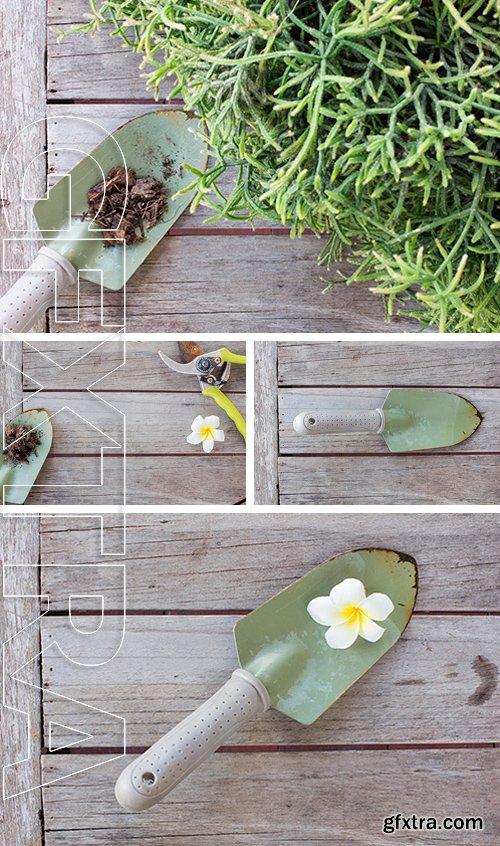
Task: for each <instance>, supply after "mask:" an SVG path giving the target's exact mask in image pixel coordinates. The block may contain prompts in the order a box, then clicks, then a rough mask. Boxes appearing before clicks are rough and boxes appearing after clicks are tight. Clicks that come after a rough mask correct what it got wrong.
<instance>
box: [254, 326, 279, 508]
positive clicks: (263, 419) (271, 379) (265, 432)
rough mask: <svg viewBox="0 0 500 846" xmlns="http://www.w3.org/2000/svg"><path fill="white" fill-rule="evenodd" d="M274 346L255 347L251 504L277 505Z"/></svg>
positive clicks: (275, 346) (275, 360) (276, 409)
mask: <svg viewBox="0 0 500 846" xmlns="http://www.w3.org/2000/svg"><path fill="white" fill-rule="evenodd" d="M276 380H277V344H276V343H275V342H267V343H257V344H255V432H256V438H255V473H254V484H255V504H256V505H277V504H278V503H279V482H278V426H277V413H278V408H277V381H276Z"/></svg>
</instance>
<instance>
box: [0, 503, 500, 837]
mask: <svg viewBox="0 0 500 846" xmlns="http://www.w3.org/2000/svg"><path fill="white" fill-rule="evenodd" d="M128 523H129V525H128V530H127V553H126V556H125V557H124V558H123V557H120V556H118V555H117V556H114V555H111V556H109V557H106V558H105V559H103V557H102V555H101V533H100V529H99V518H98V517H97V516H92V515H88V516H61V515H59V516H44V517H42V521H41V532H40V535H39V538H40V555H41V559H40V561H41V583H40V591H41V593H43V594H46V595H48V596H49V597H50V600H51V609H50V613H49V614H48V615H47V616H45V617H44V618H43V619H42V621H41V636H42V647H47V646H49V645H50V642H51V640H52V639H55V638H57V637H59V638H60V639H63V640H64V644H65V647H66V649H67V650H68V651H69V654H71V656H72V658H73V660H74V661H79V662H80V663H84V662H85V660H86V659H88V658H89V657H90V658H92V659H93V660H95V655H94V654H93V653H92V654H91V653H90V652H89V649H91V647H90V646H89V645H87V640H86V639H85V637H83V636H81V635H80V636H79V635H78V634H77V632H75V630H74V629H72V628H71V626H70V625H69V621H68V617H67V611H68V604H67V603H68V599H67V597H68V595H69V594H75V593H77V594H82V595H87V597H86V598H84V599H82V600H81V601H80V602H79V610H80V613H82V614H85V616H83V617H79V618H76V620H77V621H78V625H79V626H80V627H81V628H83V629H86V630H88V631H91V630H92V629H95V627H96V622H97V618H96V617H95V614H97V613H100V601H96V598H94V599H93V598H92V595H94V597H95V595H96V592H97V593H101V592H102V593H104V595H105V597H106V606H107V608H108V609H110V611H111V616H110V617H109V618H108V620H107V623H106V625H107V630H106V641H105V642H106V644H109V646H110V647H111V646H113V644H118V643H119V638H120V631H121V623H122V621H121V614H120V609H121V608H122V607H123V595H122V593H121V591H120V589H119V585H117V583H116V581H113V579H112V571H110V570H109V565H113V564H115V565H116V564H123V563H125V564H126V565H127V579H128V598H127V611H128V614H129V616H128V622H127V628H126V635H125V641H124V644H123V647H122V650H121V652H120V653H119V655H118V656H117V657H116V658H114V659H113V660H112V661H111V662H110V663H109V664H107V665H105V666H103V667H101V668H99V667H97V668H89V667H84V666H78V665H76V664H74V663H73V664H72V663H70V662H69V661H68V660H67V659H65V658H64V657H63V656H62V655H61V653H60V652H58V651H57V650H52V651H49V652H47V653H46V655H45V656H44V657H43V660H42V665H41V667H37V665H36V663H33V665H32V666H31V670H30V673H31V675H30V676H25V678H26V680H31V681H32V682H33V683H34V684H38V685H39V686H40V687H41V688H43V690H44V694H43V710H42V720H41V721H40V726H41V731H42V733H41V734H37V733H36V732H35V734H36V738H35V739H36V742H37V743H38V745H39V749H40V748H41V749H42V751H43V754H42V767H43V773H44V778H45V781H52V780H54V779H57V778H62V779H63V780H61V781H58V782H55V783H52V784H50V785H48V786H47V787H46V788H45V789H44V791H43V814H42V817H41V819H42V823H43V826H42V830H43V834H44V837H45V840H44V842H45V844H46V845H47V846H87V844H88V846H105V844H108V843H112V844H115V843H116V844H119V843H120V844H121V843H123V842H127V843H135V842H137V843H139V842H140V843H141V844H147V846H156V844H163V843H165V844H167V843H168V844H172V846H188V844H189V846H191V844H192V843H193V842H194V841H195V840H196V843H199V844H202V846H212V844H213V843H214V842H215V840H217V842H219V841H220V842H222V843H227V844H234V843H236V844H238V846H262V844H269V846H270V844H273V846H303V844H305V843H312V844H314V846H327V844H328V846H329V844H339V846H340V844H342V846H345V844H347V846H355V844H359V843H370V844H373V846H383V844H386V842H387V837H388V835H387V834H383V833H382V823H383V819H384V817H386V816H391V815H392V814H395V813H397V812H398V811H400V812H401V813H403V814H404V815H407V816H409V815H411V814H412V813H415V814H417V815H419V816H420V815H422V816H424V815H425V816H436V817H438V818H442V817H444V816H482V817H483V819H484V831H483V832H478V831H476V832H465V831H462V832H459V831H455V832H450V833H445V832H443V831H440V832H438V833H434V832H420V833H415V834H414V835H411V834H408V833H407V836H408V842H410V843H413V844H415V846H417V844H418V846H437V844H438V843H440V842H446V843H453V846H462V844H463V846H484V844H486V846H496V843H498V836H499V834H500V817H499V816H498V807H497V802H496V799H497V796H498V790H499V788H500V761H499V750H498V748H495V743H497V742H498V691H497V689H496V685H497V682H498V673H497V671H496V667H497V666H498V663H499V661H500V651H499V644H500V627H499V624H500V616H499V615H500V593H499V580H498V572H499V568H498V519H497V515H479V514H477V515H441V514H432V515H429V514H425V515H424V514H422V515H418V514H413V515H402V514H398V515H395V514H393V515H359V514H344V515H332V514H320V515H318V514H316V515H314V514H304V515H302V516H301V518H300V521H299V520H297V515H293V514H253V515H234V514H233V515H227V514H226V515H223V514H221V515H174V516H168V515H143V514H142V515H139V514H136V515H129V518H128ZM21 525H22V531H21ZM0 530H1V532H2V534H3V551H4V555H5V553H6V555H5V558H4V560H5V563H7V564H12V563H16V562H17V561H18V560H19V559H18V556H19V555H22V556H23V560H24V561H26V563H30V562H33V563H35V562H36V561H37V557H38V518H36V517H28V518H26V517H24V518H19V517H14V518H8V519H7V518H3V519H2V520H1V523H0ZM105 532H106V533H107V538H108V541H109V544H110V545H113V544H114V543H115V544H117V542H118V539H119V538H120V537H121V524H120V522H119V521H118V520H117V518H116V517H113V516H112V515H109V516H108V519H107V528H106V530H105ZM28 538H29V539H30V540H29V542H28V540H27V539H28ZM374 545H380V546H387V547H391V548H397V549H400V550H401V551H403V552H407V553H409V554H411V555H414V556H415V557H416V559H417V561H418V565H419V594H418V599H417V606H416V612H415V614H414V617H413V619H412V620H411V622H410V625H409V627H408V629H407V630H406V632H405V633H404V635H403V637H402V639H401V641H400V642H399V643H398V644H397V645H396V646H395V647H394V648H393V649H392V650H391V651H390V652H389V653H387V655H386V656H384V658H383V659H382V660H381V661H380V662H379V663H378V664H377V665H376V666H375V667H374V668H372V670H370V672H369V673H368V674H367V675H366V676H364V677H363V679H362V680H360V681H359V682H358V683H357V684H356V685H355V686H354V687H353V688H352V689H351V690H350V691H349V692H348V693H347V694H345V696H344V697H342V698H341V699H340V700H339V702H338V703H337V704H336V705H335V706H334V707H332V709H331V710H330V711H329V712H328V713H327V714H325V715H324V716H323V717H322V718H321V719H320V720H319V721H318V722H317V723H316V724H314V725H312V726H310V727H307V728H305V727H301V726H299V725H298V724H296V723H294V722H292V721H290V720H288V719H286V718H284V717H282V716H281V715H279V714H277V713H273V712H271V713H270V714H269V715H268V716H267V717H263V718H261V719H259V720H258V721H256V722H255V723H254V725H252V726H249V727H248V728H247V729H246V730H245V731H244V732H242V733H241V734H240V735H239V736H236V737H235V738H234V741H233V742H232V745H231V746H229V747H225V748H224V749H223V751H222V752H221V753H219V754H217V755H215V756H214V757H213V758H212V759H211V760H210V761H208V762H206V763H205V764H204V765H203V767H202V768H200V770H199V771H198V772H197V773H195V774H193V775H192V776H191V777H189V779H188V780H186V782H185V783H184V784H183V785H181V786H179V787H178V788H177V789H176V791H175V792H174V793H172V795H171V797H169V798H167V799H166V800H164V801H163V802H162V803H160V804H159V805H158V806H157V807H156V808H154V809H152V810H151V811H148V812H146V813H144V814H139V815H129V814H126V813H125V812H124V811H122V810H121V809H120V808H119V806H118V805H117V804H116V802H115V799H114V795H113V785H114V781H115V778H116V777H117V775H118V773H119V772H120V770H121V768H122V766H123V765H124V764H125V763H126V762H127V761H129V760H131V757H130V755H129V756H127V757H126V758H125V759H124V758H121V759H119V760H115V761H113V762H112V763H105V764H103V765H102V766H99V767H96V768H94V769H89V767H94V766H95V765H96V764H98V763H99V762H101V761H106V760H107V759H109V758H112V757H114V756H115V755H117V754H119V751H118V750H119V747H120V745H121V743H122V736H121V732H118V731H116V728H113V726H112V724H110V722H109V720H107V719H106V717H105V715H102V714H99V713H98V712H96V711H93V712H91V711H89V710H88V709H85V708H83V707H81V706H78V705H76V704H75V702H74V701H73V700H79V701H81V702H83V703H85V704H86V705H90V706H93V708H98V709H101V710H102V711H108V712H112V713H114V714H117V715H119V716H121V717H125V718H126V720H127V736H128V748H129V750H130V753H131V754H137V753H138V752H139V751H140V750H142V749H144V748H145V747H147V746H148V745H149V744H151V743H152V742H153V741H154V740H156V739H158V738H159V736H160V735H161V734H162V733H163V732H164V731H166V730H167V729H168V728H169V727H170V726H172V725H173V724H174V723H175V722H176V721H177V720H179V719H182V717H183V716H184V715H185V714H186V713H187V712H188V711H190V710H191V709H192V708H194V707H196V706H197V705H198V704H199V703H200V702H201V701H202V699H204V698H205V697H206V696H207V695H208V694H210V693H211V692H213V691H214V690H215V689H216V688H217V686H218V685H219V684H220V683H222V682H223V681H224V680H225V678H226V677H227V675H228V674H229V673H230V672H231V670H232V669H233V668H234V667H235V661H236V657H235V651H234V645H233V642H232V635H231V628H232V625H233V624H234V622H235V621H236V620H237V619H239V617H240V616H241V615H242V614H243V613H245V611H247V610H249V609H251V608H253V607H255V606H256V605H258V604H259V603H261V602H263V601H264V600H265V599H267V598H269V597H270V596H272V595H273V594H274V593H275V592H276V591H278V590H279V589H281V588H283V587H285V586H286V585H287V584H289V583H290V582H291V581H292V580H294V579H295V578H297V577H299V576H301V575H303V574H304V573H305V572H307V571H308V570H309V569H310V568H311V567H314V566H315V565H317V564H318V563H320V562H321V561H322V560H324V559H325V558H329V557H331V556H332V555H333V554H336V553H339V552H342V551H345V550H346V549H348V548H352V547H357V546H374ZM270 562H272V565H270ZM61 563H64V564H65V565H67V566H57V565H58V564H61ZM79 564H83V565H86V566H84V567H78V566H77V565H79ZM88 565H98V566H97V569H96V570H94V569H93V568H90V567H89V566H88ZM106 565H108V569H106ZM3 601H4V602H9V603H12V602H13V600H3ZM31 602H32V601H31ZM8 608H9V610H12V605H10V604H9V606H8ZM28 613H33V609H32V606H31V605H29V604H27V602H25V604H24V608H23V606H22V605H20V606H19V607H18V613H17V615H13V614H4V613H2V614H1V615H0V621H2V625H3V630H2V634H3V637H7V636H9V635H11V634H12V633H13V630H12V629H13V626H14V625H18V624H19V623H20V622H22V621H23V620H25V618H26V614H28ZM92 614H94V616H92ZM30 619H31V617H30ZM21 659H22V655H21V654H19V656H18V660H19V663H21ZM485 668H486V669H485ZM25 672H27V671H25ZM38 673H40V675H39V676H38V675H37V674H38ZM33 675H34V677H35V678H33V677H32V676H33ZM38 679H39V680H38ZM31 690H33V689H31ZM34 693H35V696H36V691H34ZM62 697H68V698H67V699H64V698H62ZM51 721H52V732H51V745H52V748H54V749H57V747H58V746H64V745H65V744H66V743H71V742H73V741H74V740H75V736H74V734H70V733H69V732H68V731H67V730H66V729H65V728H64V726H69V727H75V728H78V729H79V730H81V731H87V732H88V733H89V734H92V735H93V738H92V739H90V740H87V741H84V742H83V743H82V744H80V745H78V746H76V747H73V749H72V752H71V753H70V750H71V747H70V749H68V750H66V751H65V752H57V751H56V752H50V751H49V749H48V747H49V731H50V727H49V724H50V722H51ZM56 724H59V725H56ZM2 748H4V746H3V742H2ZM68 753H70V754H68ZM77 770H85V772H81V773H80V774H79V775H74V776H71V777H70V778H65V776H67V775H68V773H71V772H75V771H77ZM38 798H39V794H38V793H34V794H28V798H27V799H26V802H32V806H33V807H35V808H36V802H37V800H38ZM16 801H17V800H16ZM6 810H7V811H8V810H9V804H8V803H6ZM35 813H36V812H35ZM6 819H7V825H8V826H9V816H8V815H7V816H6ZM16 830H17V829H16V828H15V827H14V826H13V825H12V823H11V826H10V828H9V827H8V828H7V832H8V833H9V836H8V838H7V839H6V841H5V842H6V843H8V844H9V846H10V844H12V845H13V846H26V840H25V839H22V840H20V839H19V837H18V836H17V835H16V834H15V832H16ZM11 832H12V833H11ZM16 838H17V839H16ZM28 842H29V844H30V846H32V844H33V845H35V844H36V846H38V844H40V843H41V839H40V836H39V837H38V839H37V837H36V836H33V837H32V838H31V839H30V840H29V841H28Z"/></svg>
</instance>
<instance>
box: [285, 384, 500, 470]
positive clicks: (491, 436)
mask: <svg viewBox="0 0 500 846" xmlns="http://www.w3.org/2000/svg"><path fill="white" fill-rule="evenodd" d="M442 390H443V391H449V392H451V393H457V394H459V396H462V397H464V399H466V400H468V401H469V402H471V403H473V405H475V406H476V408H477V409H478V410H479V412H480V414H481V415H482V417H483V420H482V423H481V425H480V426H479V428H478V429H477V430H476V431H475V432H474V434H473V435H471V437H470V438H467V440H465V441H462V442H461V443H459V444H455V445H454V446H450V447H446V448H443V449H439V450H438V452H439V453H441V454H442V453H451V454H456V453H467V452H474V453H478V452H489V453H491V452H500V389H494V388H483V389H473V388H464V387H458V386H457V387H456V388H452V387H449V386H448V387H445V386H442ZM386 396H387V388H282V389H281V390H280V391H279V394H278V401H279V451H280V453H281V454H282V455H291V454H294V453H300V454H307V455H324V454H333V453H337V454H346V453H373V454H380V453H384V454H387V455H390V454H391V453H390V451H389V448H388V447H387V445H386V443H385V441H384V439H383V437H382V436H381V435H376V434H352V433H351V434H340V435H335V434H333V435H326V434H325V435H298V434H297V433H296V432H295V430H294V428H293V419H294V417H295V416H296V415H297V414H299V413H300V412H301V411H311V412H313V413H314V412H321V411H332V410H333V409H335V410H336V411H347V410H349V411H369V410H371V409H374V408H380V407H381V406H382V405H383V402H384V400H385V398H386ZM432 454H433V453H430V452H429V453H425V455H426V457H429V458H431V457H432Z"/></svg>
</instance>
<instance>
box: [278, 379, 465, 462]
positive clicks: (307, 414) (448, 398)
mask: <svg viewBox="0 0 500 846" xmlns="http://www.w3.org/2000/svg"><path fill="white" fill-rule="evenodd" d="M332 405H333V406H334V402H333V401H332ZM481 420H482V418H481V415H480V413H479V411H478V410H477V408H476V407H475V406H474V405H472V403H471V402H468V401H467V400H465V399H463V397H459V396H458V395H457V394H446V393H443V392H442V391H408V390H404V389H393V390H392V391H389V393H388V394H387V396H386V398H385V400H384V403H383V405H382V406H381V408H374V409H373V410H370V411H356V410H354V409H353V410H352V411H350V410H347V409H344V410H336V409H335V407H333V408H332V409H331V411H330V410H328V411H326V410H325V411H323V410H315V411H314V410H313V411H302V412H301V413H300V414H297V416H296V417H295V418H294V421H293V428H294V429H295V431H296V432H297V434H298V435H339V434H349V433H353V434H361V433H363V434H368V433H373V434H377V435H382V437H383V439H384V441H385V442H386V444H387V446H388V448H389V449H390V451H391V452H411V451H413V450H424V449H439V448H441V449H443V448H445V447H449V446H454V444H459V443H461V442H462V441H465V440H467V438H470V436H471V435H472V434H473V433H474V432H475V431H476V429H477V427H478V426H479V425H480V423H481Z"/></svg>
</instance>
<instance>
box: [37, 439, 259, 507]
mask: <svg viewBox="0 0 500 846" xmlns="http://www.w3.org/2000/svg"><path fill="white" fill-rule="evenodd" d="M119 452H120V450H118V453H119ZM126 467H127V480H126V491H127V495H126V501H127V504H128V505H193V504H202V503H203V504H227V503H233V504H237V503H239V502H240V501H241V500H243V499H244V496H245V457H244V455H224V454H223V453H218V454H216V453H215V452H214V453H211V454H210V455H204V454H203V453H201V451H200V454H198V455H192V456H191V455H154V456H151V455H141V456H128V457H127V462H126ZM101 479H102V480H103V482H102V483H101ZM44 486H48V487H44ZM54 486H59V487H54ZM77 486H80V487H77ZM123 501H124V500H123V461H122V459H121V458H120V457H119V456H118V455H116V456H108V455H107V454H106V455H105V456H104V461H103V470H102V474H101V458H100V456H98V455H86V456H83V457H79V456H72V455H70V456H65V457H58V456H57V455H49V457H48V458H47V461H46V462H45V464H44V466H43V469H42V471H41V472H40V475H39V476H38V479H37V483H36V485H35V486H34V487H33V488H32V490H31V494H30V498H29V504H30V505H53V504H54V503H57V504H61V505H62V504H67V505H79V504H87V505H102V506H105V505H121V504H123Z"/></svg>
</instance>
